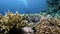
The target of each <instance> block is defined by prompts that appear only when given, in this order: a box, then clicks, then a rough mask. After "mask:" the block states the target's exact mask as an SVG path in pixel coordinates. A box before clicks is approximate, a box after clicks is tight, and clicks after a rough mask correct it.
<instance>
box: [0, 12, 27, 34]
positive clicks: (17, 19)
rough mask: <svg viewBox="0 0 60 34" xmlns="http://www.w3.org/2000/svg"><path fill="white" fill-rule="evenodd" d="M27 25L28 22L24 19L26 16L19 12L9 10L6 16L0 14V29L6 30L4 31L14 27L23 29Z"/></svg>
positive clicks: (5, 31)
mask: <svg viewBox="0 0 60 34" xmlns="http://www.w3.org/2000/svg"><path fill="white" fill-rule="evenodd" d="M26 26H28V23H27V22H26V21H25V20H24V17H23V16H20V15H19V14H18V13H16V14H13V13H11V12H7V14H6V15H5V16H2V15H0V27H1V29H0V30H1V31H3V30H4V33H7V32H8V31H10V29H12V28H16V29H21V28H22V27H26Z"/></svg>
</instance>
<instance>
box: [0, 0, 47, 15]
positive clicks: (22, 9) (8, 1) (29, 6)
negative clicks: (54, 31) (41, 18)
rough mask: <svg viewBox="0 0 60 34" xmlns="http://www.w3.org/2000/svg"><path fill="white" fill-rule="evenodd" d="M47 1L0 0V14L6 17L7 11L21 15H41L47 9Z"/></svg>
mask: <svg viewBox="0 0 60 34" xmlns="http://www.w3.org/2000/svg"><path fill="white" fill-rule="evenodd" d="M46 1H47V0H0V14H2V15H4V14H5V12H7V10H11V11H12V12H13V13H15V12H16V11H18V12H19V13H21V14H33V13H39V12H40V11H42V10H45V9H47V2H46Z"/></svg>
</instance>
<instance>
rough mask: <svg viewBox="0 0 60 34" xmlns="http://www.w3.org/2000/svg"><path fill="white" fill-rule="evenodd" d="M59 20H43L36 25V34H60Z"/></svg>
mask: <svg viewBox="0 0 60 34" xmlns="http://www.w3.org/2000/svg"><path fill="white" fill-rule="evenodd" d="M56 24H57V20H55V19H53V18H52V19H51V18H48V19H42V20H41V21H40V22H39V23H38V24H36V26H35V29H36V34H60V28H59V27H58V26H57V25H56Z"/></svg>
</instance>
